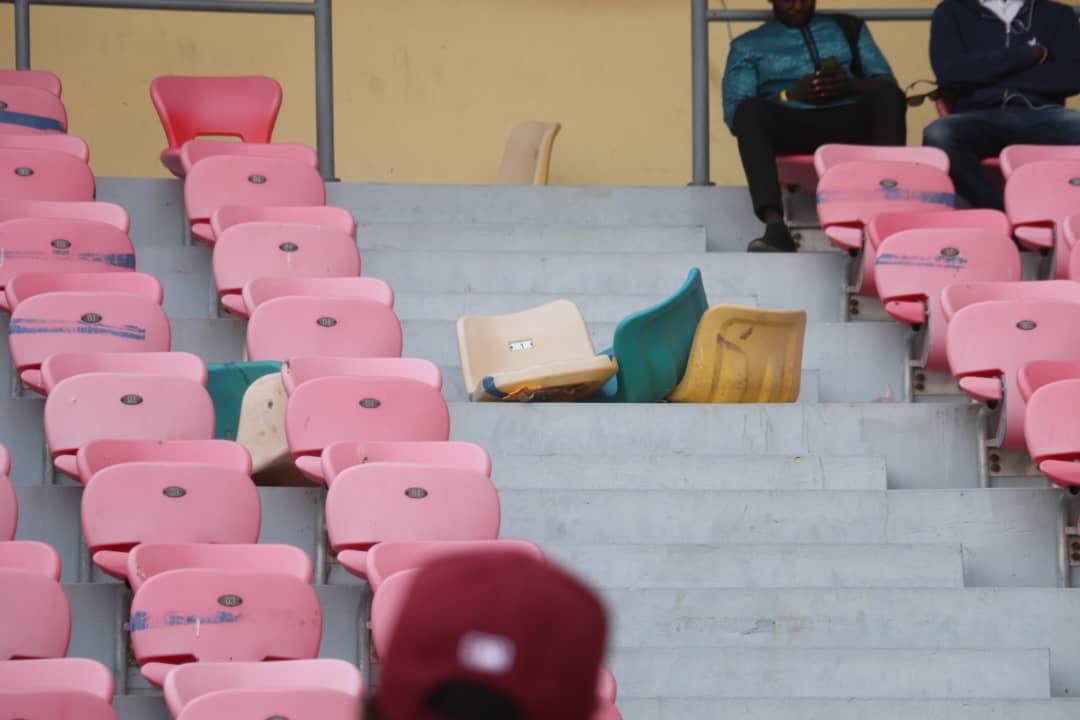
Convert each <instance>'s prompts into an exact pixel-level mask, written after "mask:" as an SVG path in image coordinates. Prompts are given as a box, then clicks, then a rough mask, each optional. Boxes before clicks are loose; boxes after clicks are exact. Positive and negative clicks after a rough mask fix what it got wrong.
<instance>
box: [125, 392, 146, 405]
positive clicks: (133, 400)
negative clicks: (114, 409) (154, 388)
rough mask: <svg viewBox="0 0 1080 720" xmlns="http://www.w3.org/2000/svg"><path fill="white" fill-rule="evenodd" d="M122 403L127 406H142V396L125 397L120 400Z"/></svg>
mask: <svg viewBox="0 0 1080 720" xmlns="http://www.w3.org/2000/svg"><path fill="white" fill-rule="evenodd" d="M120 402H122V403H124V404H125V405H142V395H135V394H132V395H124V396H123V397H122V398H120Z"/></svg>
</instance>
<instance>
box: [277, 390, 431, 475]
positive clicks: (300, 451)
mask: <svg viewBox="0 0 1080 720" xmlns="http://www.w3.org/2000/svg"><path fill="white" fill-rule="evenodd" d="M285 435H286V438H287V439H288V442H289V452H290V453H292V456H293V458H294V459H295V458H299V457H301V456H303V455H321V454H322V451H323V448H325V447H326V446H328V445H331V444H332V443H335V442H360V441H371V440H447V439H449V437H450V411H449V408H448V407H447V405H446V400H445V399H444V398H443V396H442V393H441V392H439V391H438V390H436V389H435V388H433V387H431V386H430V385H425V384H424V383H421V382H417V381H416V380H410V379H407V378H363V377H325V378H317V379H315V380H309V381H308V382H306V383H304V384H303V385H301V386H299V387H298V388H296V390H295V391H294V392H293V394H292V395H291V396H290V397H289V402H288V405H287V406H286V408H285Z"/></svg>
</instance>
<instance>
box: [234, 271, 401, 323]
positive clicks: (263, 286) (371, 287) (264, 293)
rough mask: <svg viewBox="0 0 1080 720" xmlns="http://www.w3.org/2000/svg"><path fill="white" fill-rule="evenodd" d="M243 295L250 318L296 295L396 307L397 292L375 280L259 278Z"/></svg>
mask: <svg viewBox="0 0 1080 720" xmlns="http://www.w3.org/2000/svg"><path fill="white" fill-rule="evenodd" d="M242 294H243V296H244V307H245V308H246V309H247V314H248V315H249V316H250V315H251V314H252V313H254V312H255V310H256V309H257V308H258V307H259V306H260V305H262V304H263V303H264V302H269V301H270V300H273V299H275V298H280V297H292V296H296V295H303V296H305V297H328V298H351V299H354V300H369V301H371V302H377V303H381V304H383V305H385V306H386V307H389V308H392V307H394V291H393V289H391V287H390V286H389V285H388V284H387V283H386V281H385V280H380V279H378V278H372V277H338V278H297V277H289V278H283V277H276V278H275V277H270V278H258V279H256V280H252V281H251V282H249V283H247V284H246V285H244V291H243V293H242Z"/></svg>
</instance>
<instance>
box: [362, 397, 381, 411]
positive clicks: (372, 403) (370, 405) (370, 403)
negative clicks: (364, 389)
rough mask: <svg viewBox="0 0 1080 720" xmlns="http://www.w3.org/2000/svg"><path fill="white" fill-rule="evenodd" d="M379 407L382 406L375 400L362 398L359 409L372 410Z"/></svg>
mask: <svg viewBox="0 0 1080 720" xmlns="http://www.w3.org/2000/svg"><path fill="white" fill-rule="evenodd" d="M380 405H382V403H381V402H379V401H378V400H376V399H375V398H364V399H363V400H361V401H360V407H362V408H367V409H368V410H374V409H375V408H377V407H379V406H380Z"/></svg>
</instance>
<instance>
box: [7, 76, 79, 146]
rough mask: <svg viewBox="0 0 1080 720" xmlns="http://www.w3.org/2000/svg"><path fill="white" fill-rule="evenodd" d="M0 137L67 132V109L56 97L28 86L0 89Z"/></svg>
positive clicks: (12, 86)
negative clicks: (0, 135)
mask: <svg viewBox="0 0 1080 720" xmlns="http://www.w3.org/2000/svg"><path fill="white" fill-rule="evenodd" d="M0 103H2V105H0V134H2V135H26V134H37V133H64V132H67V124H68V117H67V109H66V108H65V107H64V103H63V101H62V100H60V98H59V96H57V95H55V94H53V93H51V92H49V91H48V90H42V89H40V88H37V87H33V86H31V85H0Z"/></svg>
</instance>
